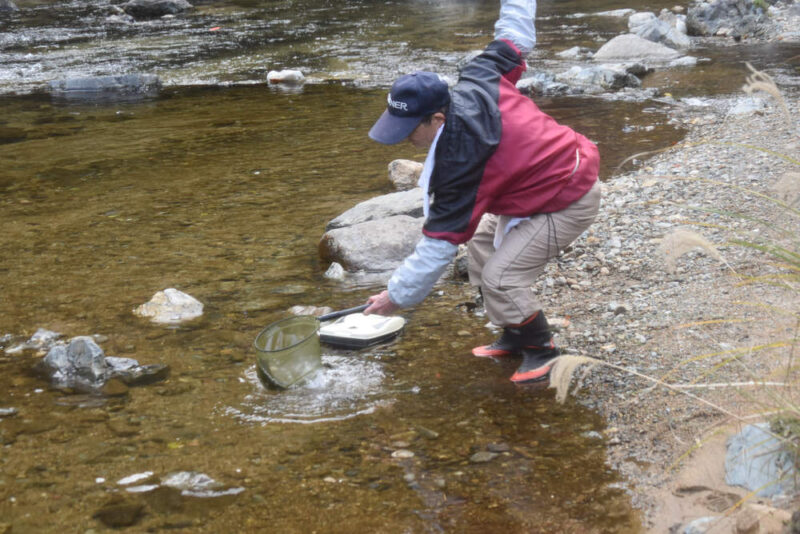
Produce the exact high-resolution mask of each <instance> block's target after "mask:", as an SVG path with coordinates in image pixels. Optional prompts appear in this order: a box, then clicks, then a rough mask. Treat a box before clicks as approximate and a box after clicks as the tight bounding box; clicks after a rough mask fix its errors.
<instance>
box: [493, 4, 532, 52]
mask: <svg viewBox="0 0 800 534" xmlns="http://www.w3.org/2000/svg"><path fill="white" fill-rule="evenodd" d="M535 18H536V0H502V2H501V3H500V17H499V18H498V19H497V22H496V23H495V25H494V38H495V39H507V40H509V41H511V42H512V43H514V45H516V47H517V48H519V51H520V52H522V54H523V55H525V54H527V53H529V52H530V51H531V50H533V48H534V47H535V46H536V27H535V26H534V22H533V21H534V19H535Z"/></svg>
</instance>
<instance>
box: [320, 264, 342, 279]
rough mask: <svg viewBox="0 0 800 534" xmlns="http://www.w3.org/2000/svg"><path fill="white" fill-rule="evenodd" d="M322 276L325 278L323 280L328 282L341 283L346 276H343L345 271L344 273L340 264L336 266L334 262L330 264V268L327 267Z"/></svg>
mask: <svg viewBox="0 0 800 534" xmlns="http://www.w3.org/2000/svg"><path fill="white" fill-rule="evenodd" d="M324 276H325V278H328V279H329V280H338V281H342V280H344V279H345V276H346V274H345V271H344V267H342V266H341V265H340V264H338V263H336V262H333V263H331V266H330V267H328V270H327V271H325V275H324Z"/></svg>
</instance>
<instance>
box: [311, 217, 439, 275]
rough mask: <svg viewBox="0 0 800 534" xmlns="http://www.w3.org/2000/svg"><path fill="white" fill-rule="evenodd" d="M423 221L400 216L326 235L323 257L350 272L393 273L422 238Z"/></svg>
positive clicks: (373, 221) (322, 245)
mask: <svg viewBox="0 0 800 534" xmlns="http://www.w3.org/2000/svg"><path fill="white" fill-rule="evenodd" d="M422 223H423V219H422V218H415V217H409V216H408V215H396V216H394V217H387V218H385V219H377V220H372V221H366V222H362V223H359V224H355V225H353V226H347V227H345V228H337V229H334V230H330V231H328V232H326V233H325V234H324V235H323V236H322V240H321V241H320V244H319V251H320V255H321V256H322V258H323V259H326V260H328V261H329V262H331V261H335V262H337V263H340V264H342V265H343V266H344V267H345V268H346V269H347V270H348V271H359V270H363V271H373V272H374V271H389V270H392V269H395V268H396V267H397V266H398V265H400V264H401V263H402V261H403V260H404V259H405V257H406V256H408V255H409V254H411V253H412V252H413V251H414V247H415V246H416V244H417V241H419V239H420V237H422Z"/></svg>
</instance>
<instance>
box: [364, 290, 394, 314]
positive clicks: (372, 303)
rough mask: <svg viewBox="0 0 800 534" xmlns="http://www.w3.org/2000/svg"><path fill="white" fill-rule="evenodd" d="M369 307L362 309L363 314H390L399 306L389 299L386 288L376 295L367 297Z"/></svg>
mask: <svg viewBox="0 0 800 534" xmlns="http://www.w3.org/2000/svg"><path fill="white" fill-rule="evenodd" d="M367 304H369V308H367V309H366V310H364V315H369V314H371V313H377V314H378V315H391V314H392V313H394V312H396V311H397V310H399V309H400V306H398V305H397V304H395V303H394V302H392V301H391V300H389V292H388V291H386V290H383V291H381V292H380V293H378V294H377V295H372V296H371V297H370V298H368V299H367Z"/></svg>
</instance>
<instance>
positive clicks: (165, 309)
mask: <svg viewBox="0 0 800 534" xmlns="http://www.w3.org/2000/svg"><path fill="white" fill-rule="evenodd" d="M133 313H134V314H135V315H138V316H139V317H149V318H150V320H151V321H153V322H154V323H162V324H177V323H182V322H184V321H190V320H192V319H194V318H196V317H200V316H201V315H203V303H202V302H200V301H199V300H197V299H195V298H194V297H192V296H191V295H187V294H186V293H183V292H181V291H178V290H177V289H174V288H171V287H170V288H168V289H165V290H164V291H159V292H158V293H156V294H155V295H153V298H152V299H150V302H147V303H145V304H142V305H141V306H138V307H137V308H135V309H134V310H133Z"/></svg>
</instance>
